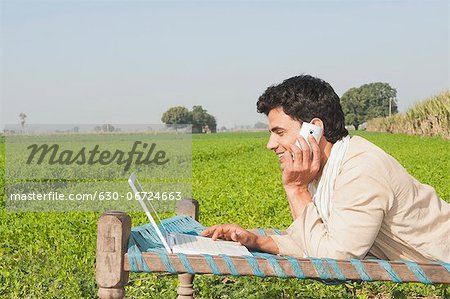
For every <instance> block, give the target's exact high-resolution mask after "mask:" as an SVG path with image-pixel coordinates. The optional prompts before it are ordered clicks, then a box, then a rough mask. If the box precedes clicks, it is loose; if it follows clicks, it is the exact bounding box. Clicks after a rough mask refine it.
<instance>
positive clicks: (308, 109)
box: [256, 75, 348, 143]
mask: <svg viewBox="0 0 450 299" xmlns="http://www.w3.org/2000/svg"><path fill="white" fill-rule="evenodd" d="M339 101H340V100H339V96H338V95H337V94H336V93H335V92H334V90H333V88H332V87H331V85H330V84H328V83H327V82H325V81H323V80H321V79H319V78H315V77H312V76H309V75H301V76H295V77H292V78H289V79H286V80H284V81H283V83H281V84H278V85H274V86H270V87H268V88H267V89H266V91H265V92H264V93H263V94H262V95H261V96H260V97H259V99H258V103H257V104H256V106H257V109H258V112H259V113H264V114H266V115H268V114H269V112H270V111H271V110H272V109H275V108H278V107H281V108H283V111H284V113H286V114H287V115H289V116H290V117H291V118H292V119H295V120H298V121H300V122H303V121H306V122H310V121H311V120H312V119H313V118H315V117H317V118H320V119H321V120H322V122H323V124H324V136H325V138H326V140H328V141H329V142H331V143H335V142H336V141H338V140H340V139H342V138H343V137H345V136H347V135H348V131H347V129H346V128H345V118H344V112H343V111H342V108H341V104H340V103H339Z"/></svg>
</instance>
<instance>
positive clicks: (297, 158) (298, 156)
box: [289, 144, 303, 164]
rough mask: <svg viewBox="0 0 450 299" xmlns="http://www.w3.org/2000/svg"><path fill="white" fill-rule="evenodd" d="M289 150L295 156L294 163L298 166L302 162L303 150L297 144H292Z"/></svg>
mask: <svg viewBox="0 0 450 299" xmlns="http://www.w3.org/2000/svg"><path fill="white" fill-rule="evenodd" d="M289 149H290V152H291V154H294V158H293V163H295V164H298V163H299V162H300V161H302V160H303V159H302V150H301V149H300V148H299V147H298V146H297V145H295V144H290V145H289Z"/></svg>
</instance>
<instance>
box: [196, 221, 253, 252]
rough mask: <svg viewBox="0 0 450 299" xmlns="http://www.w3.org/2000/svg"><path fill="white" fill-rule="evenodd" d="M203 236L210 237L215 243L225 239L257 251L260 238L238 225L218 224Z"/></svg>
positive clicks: (203, 233)
mask: <svg viewBox="0 0 450 299" xmlns="http://www.w3.org/2000/svg"><path fill="white" fill-rule="evenodd" d="M201 235H202V236H205V237H206V236H210V237H211V238H212V239H213V240H214V241H215V240H217V239H219V238H220V239H224V240H227V241H235V242H239V243H240V244H241V245H244V246H245V247H247V248H248V249H257V239H258V236H257V235H255V234H252V233H251V232H249V231H248V230H246V229H244V228H242V227H240V226H239V225H237V224H217V225H214V226H211V227H210V228H207V229H205V230H204V231H202V232H201Z"/></svg>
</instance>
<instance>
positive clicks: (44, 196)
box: [9, 191, 182, 201]
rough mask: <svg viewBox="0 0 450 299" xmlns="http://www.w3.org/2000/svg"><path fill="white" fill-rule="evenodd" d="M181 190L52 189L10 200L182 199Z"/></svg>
mask: <svg viewBox="0 0 450 299" xmlns="http://www.w3.org/2000/svg"><path fill="white" fill-rule="evenodd" d="M181 198H182V192H181V191H163V192H160V191H158V192H139V193H136V194H134V193H133V192H126V193H125V194H121V193H120V192H110V191H95V192H93V193H69V194H65V193H61V192H57V191H50V192H47V193H37V192H31V193H11V194H10V195H9V200H11V201H22V200H37V201H42V200H44V201H52V200H54V201H58V200H79V201H82V200H92V201H94V200H101V201H107V200H133V199H147V200H163V201H167V200H170V201H173V200H181Z"/></svg>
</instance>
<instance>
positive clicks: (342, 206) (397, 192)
mask: <svg viewBox="0 0 450 299" xmlns="http://www.w3.org/2000/svg"><path fill="white" fill-rule="evenodd" d="M339 101H340V100H339V97H338V96H337V95H336V93H335V92H334V90H333V88H332V87H331V86H330V85H329V84H328V83H326V82H325V81H323V80H321V79H318V78H314V77H311V76H308V75H304V76H297V77H293V78H290V79H287V80H285V81H284V82H283V83H281V84H279V85H276V86H272V87H269V88H268V89H267V90H266V91H265V92H264V94H263V95H262V96H261V97H260V98H259V100H258V103H257V108H258V112H260V113H264V114H266V115H267V117H268V121H269V130H270V133H271V135H270V139H269V142H268V143H267V148H268V149H269V150H272V151H274V152H275V154H277V155H278V156H279V160H280V166H281V170H282V181H283V186H284V189H285V192H286V195H287V199H288V202H289V206H290V210H291V213H292V217H293V219H294V222H293V223H292V224H291V226H290V227H289V228H288V230H287V235H282V236H257V235H255V234H252V233H250V232H249V231H247V230H245V229H243V228H241V227H240V226H238V225H236V224H221V225H215V226H212V227H210V228H208V229H206V230H205V231H203V232H202V234H203V235H204V236H210V237H212V238H213V239H217V238H223V239H226V240H234V241H237V242H240V243H241V244H243V245H245V246H246V247H248V248H249V249H252V250H258V251H264V252H269V253H273V254H281V255H290V256H296V257H307V256H314V257H329V258H336V259H344V258H358V259H363V258H365V257H366V256H373V257H376V258H380V259H386V260H398V259H403V260H412V261H417V262H428V261H430V260H433V261H444V262H449V261H450V205H449V204H447V203H446V202H444V201H443V200H442V199H440V198H439V197H438V195H437V194H436V192H435V190H434V189H433V188H432V187H430V186H427V185H424V184H421V183H419V182H418V181H417V180H415V179H414V178H413V177H411V176H410V175H409V174H408V173H407V171H406V170H405V169H404V168H403V167H402V166H401V165H400V164H399V163H398V162H397V161H396V160H395V159H394V158H393V157H391V156H390V155H388V154H387V153H385V152H384V151H383V150H381V149H380V148H378V147H377V146H375V145H374V144H372V143H370V142H369V141H367V140H365V139H363V138H361V137H356V136H355V137H352V138H350V137H349V136H348V132H347V130H346V129H345V126H344V113H343V112H342V108H341V106H340V103H339ZM305 121H306V122H310V123H312V124H314V125H317V126H320V127H321V128H322V130H323V136H322V138H321V139H320V141H319V143H317V142H316V141H315V139H314V138H313V137H312V136H309V143H310V144H311V151H312V155H310V149H309V146H308V144H307V143H306V140H305V139H303V137H300V136H299V130H300V126H301V124H302V123H303V122H305ZM296 140H297V141H298V142H299V144H300V147H301V149H300V148H299V147H297V146H296V145H295V142H296Z"/></svg>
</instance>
